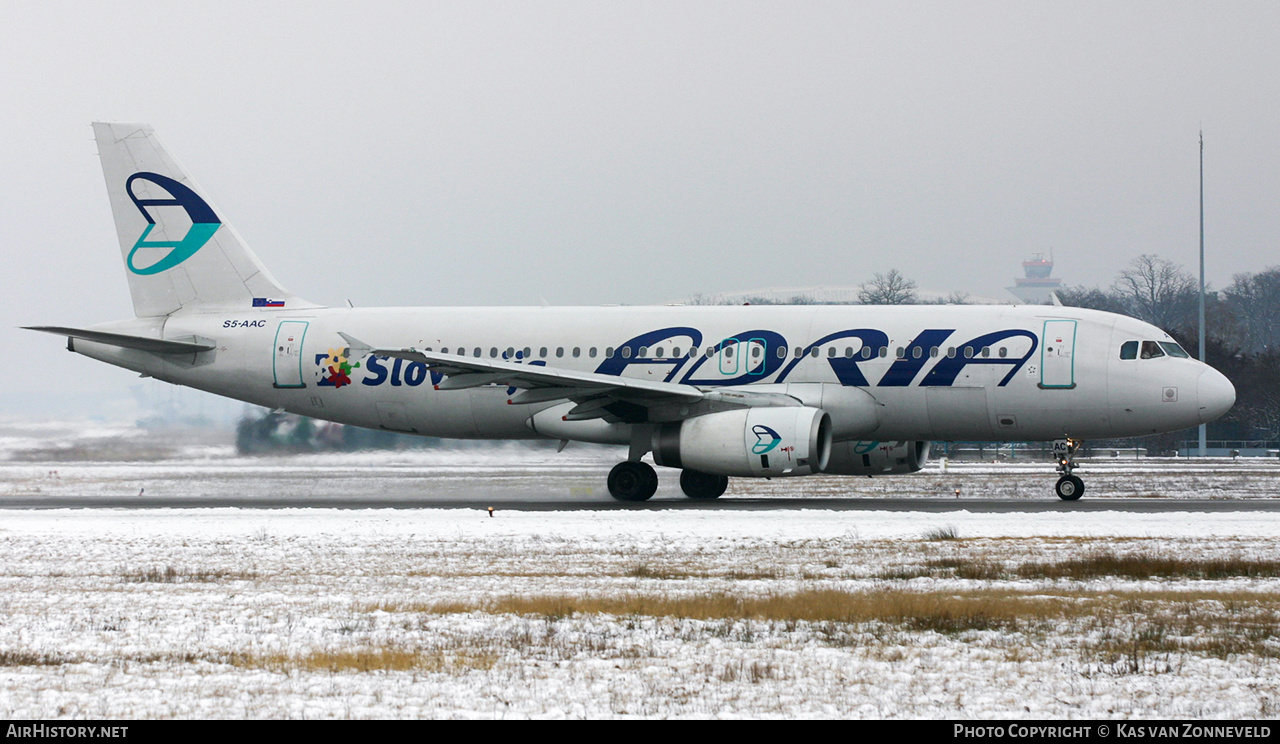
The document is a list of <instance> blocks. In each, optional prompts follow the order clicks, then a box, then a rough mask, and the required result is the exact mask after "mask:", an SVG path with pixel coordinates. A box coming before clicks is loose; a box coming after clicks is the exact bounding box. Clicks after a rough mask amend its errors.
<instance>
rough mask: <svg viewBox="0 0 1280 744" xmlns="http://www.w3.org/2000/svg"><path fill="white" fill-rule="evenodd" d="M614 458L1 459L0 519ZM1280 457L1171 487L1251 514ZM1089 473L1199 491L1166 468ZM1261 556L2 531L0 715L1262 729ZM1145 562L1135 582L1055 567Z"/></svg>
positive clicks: (406, 525) (46, 526)
mask: <svg viewBox="0 0 1280 744" xmlns="http://www.w3.org/2000/svg"><path fill="white" fill-rule="evenodd" d="M118 435H119V436H127V435H128V434H127V432H122V433H118ZM20 449H21V447H15V448H13V449H11V451H16V450H20ZM613 457H614V453H612V452H609V451H605V450H595V449H589V448H584V449H582V450H580V451H579V452H578V453H577V454H574V449H573V448H570V449H569V450H567V451H566V452H565V453H562V454H560V455H556V454H555V453H554V451H549V452H548V451H545V450H529V449H527V448H500V449H497V450H464V451H456V452H448V451H443V450H436V451H426V452H413V453H385V454H378V455H342V456H336V455H310V456H307V457H305V458H294V459H245V458H235V457H231V456H230V453H229V452H228V451H226V450H225V449H217V448H216V447H214V448H213V449H212V450H210V451H207V452H206V454H205V455H204V456H202V457H199V458H197V459H194V460H176V459H166V458H161V459H159V460H156V461H155V462H150V463H138V462H133V463H118V462H115V463H113V462H69V461H67V460H63V459H59V460H48V461H30V460H22V459H17V460H12V459H11V460H9V461H7V462H0V477H2V478H3V480H0V501H2V500H3V498H4V497H5V496H6V495H14V494H30V493H31V492H32V491H33V489H42V490H40V491H38V493H54V492H56V493H63V494H67V493H82V492H85V491H87V490H92V491H95V492H97V493H101V494H114V493H119V494H121V495H128V496H135V495H136V494H137V487H140V486H139V484H146V488H147V492H148V493H151V492H152V489H153V488H158V489H162V490H165V489H175V490H179V489H187V490H189V491H191V492H193V493H199V494H213V495H216V494H218V493H228V492H230V491H231V490H232V489H238V490H239V492H242V493H243V492H248V493H263V494H266V493H279V492H280V491H281V490H285V491H288V489H296V490H295V491H294V492H296V493H308V494H315V493H318V492H323V491H324V489H332V490H334V491H342V492H359V490H360V489H361V488H370V487H372V488H375V489H382V488H394V487H395V486H394V483H395V482H397V481H401V480H408V481H409V482H410V483H411V484H412V485H411V486H407V487H406V488H413V489H423V488H437V487H438V488H444V489H446V490H447V489H450V488H457V489H462V490H466V491H467V492H470V493H484V492H489V493H494V494H499V495H500V494H506V493H508V492H510V493H511V494H514V495H518V494H520V493H544V494H545V493H547V492H549V491H554V492H559V493H576V494H577V495H581V496H582V497H583V498H594V497H595V495H593V494H595V492H594V491H591V490H590V489H592V488H598V487H599V486H598V484H597V483H596V482H597V481H598V480H599V479H601V478H602V476H603V473H604V472H605V471H607V467H608V465H609V463H611V462H612V460H613ZM1275 467H1276V466H1275V464H1274V463H1270V464H1268V463H1244V464H1231V463H1229V462H1221V463H1216V464H1209V465H1203V464H1201V465H1196V464H1190V463H1189V464H1186V465H1185V468H1186V470H1185V471H1180V470H1177V469H1174V470H1173V471H1172V472H1175V474H1176V473H1183V474H1184V475H1185V473H1186V472H1191V473H1199V475H1196V476H1195V477H1196V478H1201V479H1202V481H1201V482H1200V485H1199V486H1195V487H1194V488H1195V489H1196V490H1198V489H1202V488H1206V487H1214V488H1217V490H1218V493H1219V494H1228V495H1231V494H1234V493H1235V491H1233V490H1232V489H1237V490H1239V489H1240V488H1241V487H1240V486H1239V483H1246V482H1247V483H1249V484H1252V485H1250V487H1249V488H1248V489H1244V490H1245V491H1247V492H1246V493H1243V497H1260V496H1266V495H1274V493H1272V494H1267V493H1265V492H1263V491H1262V490H1259V489H1263V488H1264V486H1260V485H1257V484H1258V483H1265V482H1266V481H1267V479H1270V483H1271V484H1273V486H1274V483H1275V480H1274V478H1275V475H1276V470H1275ZM1267 468H1271V469H1270V470H1267ZM1093 472H1094V473H1095V476H1094V477H1095V478H1096V479H1097V480H1096V481H1090V487H1091V488H1092V489H1094V490H1095V491H1096V490H1099V489H1100V487H1098V486H1097V483H1098V482H1101V481H1103V480H1104V479H1107V478H1109V479H1111V481H1108V482H1114V483H1117V484H1124V485H1125V486H1126V487H1127V488H1128V489H1129V492H1128V493H1127V494H1126V495H1137V494H1143V493H1157V492H1158V493H1159V494H1160V495H1161V496H1165V497H1168V498H1182V497H1187V496H1195V495H1203V494H1202V493H1193V492H1192V490H1193V487H1192V486H1188V485H1187V484H1188V483H1190V482H1191V480H1192V479H1191V478H1185V477H1176V478H1170V477H1169V474H1170V472H1171V470H1170V468H1168V467H1167V464H1166V463H1164V462H1160V461H1154V460H1149V461H1142V462H1141V463H1140V464H1138V465H1135V466H1134V467H1126V468H1121V467H1118V466H1112V465H1105V466H1103V465H1102V464H1099V465H1098V466H1097V467H1094V468H1093ZM1011 473H1013V475H1011ZM1242 473H1243V474H1242ZM513 474H514V475H513ZM397 476H398V477H397ZM1087 477H1088V476H1087ZM1051 479H1052V476H1051V475H1050V474H1049V473H1048V468H1047V466H1046V465H1045V464H1043V463H1040V464H1036V465H1026V466H1024V465H1021V464H1012V465H1011V464H1007V463H1006V464H986V465H982V464H972V465H957V464H952V465H950V466H949V467H948V471H947V472H945V473H944V472H942V471H941V470H940V469H938V466H936V465H935V466H933V468H932V469H931V470H930V472H928V473H927V474H925V475H923V476H917V477H915V478H910V477H903V478H883V479H881V478H877V479H872V480H868V479H854V480H855V481H856V483H855V484H854V485H853V486H850V488H854V489H856V490H854V491H853V493H855V494H863V495H871V496H874V495H876V494H886V495H887V494H893V495H904V494H906V495H909V494H918V495H928V496H935V495H938V493H939V492H941V493H948V492H949V489H950V488H951V487H952V485H951V484H953V483H958V484H961V487H962V488H963V489H964V492H965V495H968V496H973V495H977V494H982V493H1001V494H1004V493H1007V492H1011V493H1013V494H1014V495H1022V490H1023V489H1025V490H1026V494H1025V497H1027V498H1032V497H1035V498H1051V497H1050V496H1049V495H1048V494H1047V492H1046V491H1047V488H1048V485H1049V483H1050V482H1051ZM806 480H808V479H798V480H797V481H796V483H804V482H805V481H806ZM830 480H835V479H830ZM846 480H847V479H846ZM815 482H821V481H818V480H817V479H815ZM370 483H372V484H373V485H372V486H370V485H369V484H370ZM738 483H742V482H741V481H738V482H735V488H740V489H745V490H741V491H736V493H739V494H744V493H747V494H751V493H764V494H770V493H773V492H770V491H768V490H767V489H773V488H778V489H792V490H789V491H787V490H780V491H778V492H776V493H773V495H780V494H788V495H796V496H799V495H804V494H805V493H807V492H812V491H806V490H805V489H806V488H810V487H806V486H796V485H791V484H789V483H788V482H786V481H771V482H768V483H765V482H750V483H748V484H746V485H737V484H738ZM931 483H936V485H930V484H931ZM872 484H874V488H875V489H880V490H870V491H867V490H864V489H868V488H870V487H871V486H872ZM916 484H923V485H916ZM944 484H945V485H946V488H943V487H942V486H943V485H944ZM1010 484H1012V485H1010ZM1255 486H1256V488H1255ZM752 487H761V488H765V489H766V490H765V491H763V492H756V491H750V488H752ZM832 487H833V488H834V487H835V486H832ZM540 489H541V490H540ZM573 489H581V490H580V491H577V492H575V491H573ZM931 489H932V490H931ZM1033 491H1034V492H1033ZM733 493H735V492H731V494H730V496H732V495H733ZM663 494H665V495H670V496H673V497H674V494H673V493H671V492H668V491H664V492H663ZM660 495H662V494H660ZM1092 495H1093V491H1091V496H1092ZM1235 497H1242V496H1241V495H1236V496H1235ZM816 505H817V506H818V507H820V500H818V501H817V502H816ZM1278 545H1280V519H1276V518H1274V517H1273V516H1272V515H1271V514H1269V513H1231V512H1225V513H1193V512H1186V511H1183V512H1168V513H1157V514H1149V513H1147V514H1130V513H1122V512H1076V513H1071V512H1067V513H1046V514H1040V513H1033V514H979V513H967V512H959V513H949V514H929V513H923V512H919V513H910V512H877V511H869V512H837V511H827V510H823V509H821V508H812V509H809V508H800V509H795V510H773V511H761V512H750V511H715V510H711V511H704V510H698V511H692V510H660V511H633V510H621V511H563V512H556V511H521V510H518V509H502V510H499V511H498V512H497V513H496V514H495V515H494V516H493V517H489V516H488V515H487V514H485V513H484V512H483V511H481V510H477V509H414V510H331V509H279V510H250V509H174V510H124V509H74V510H57V509H44V510H0V716H3V717H8V718H35V719H50V718H74V717H88V718H113V717H146V718H151V717H232V718H240V717H262V718H275V717H297V718H301V717H308V718H312V717H353V718H386V717H439V718H446V717H467V718H469V717H476V718H492V717H521V718H529V717H548V718H559V717H593V718H606V717H751V718H759V717H845V718H888V717H904V718H921V717H928V718H938V717H947V718H970V719H984V718H1019V717H1026V718H1118V717H1124V718H1141V717H1149V718H1255V717H1273V716H1275V715H1276V711H1277V708H1278V706H1280V551H1278V550H1277V546H1278ZM1134 557H1136V558H1139V559H1142V560H1145V561H1147V563H1148V564H1150V565H1151V566H1152V568H1151V575H1146V574H1145V573H1144V571H1145V570H1146V569H1140V570H1138V571H1137V573H1135V572H1134V571H1133V570H1131V569H1127V568H1121V569H1115V570H1114V571H1111V569H1107V568H1103V569H1100V571H1101V572H1100V573H1098V572H1095V573H1093V574H1082V575H1067V576H1058V575H1057V574H1055V573H1054V571H1055V567H1060V566H1066V565H1069V564H1071V562H1072V561H1073V560H1077V559H1080V558H1099V559H1113V558H1120V559H1124V558H1134ZM1112 562H1113V563H1116V565H1127V564H1124V562H1123V560H1120V561H1112ZM1162 562H1163V563H1162ZM1099 563H1101V564H1107V565H1110V564H1108V563H1107V560H1100V561H1099ZM1164 563H1168V564H1170V565H1173V566H1174V568H1173V569H1171V570H1167V571H1166V570H1164V569H1163V568H1160V566H1161V565H1163V564H1164ZM1143 565H1147V564H1143ZM1217 566H1226V568H1223V569H1221V570H1218V569H1215V567H1217ZM1108 571H1111V572H1110V573H1109V572H1108Z"/></svg>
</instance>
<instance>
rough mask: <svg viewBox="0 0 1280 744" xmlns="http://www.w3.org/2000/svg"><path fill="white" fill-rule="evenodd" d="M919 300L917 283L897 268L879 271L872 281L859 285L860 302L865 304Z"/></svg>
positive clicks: (886, 303)
mask: <svg viewBox="0 0 1280 744" xmlns="http://www.w3.org/2000/svg"><path fill="white" fill-rule="evenodd" d="M917 301H918V298H917V297H916V283H915V282H913V281H911V280H910V279H908V278H906V277H905V276H903V275H902V272H900V271H898V270H897V269H889V273H887V274H879V273H877V274H876V275H875V277H874V278H872V279H871V281H867V282H863V283H862V284H859V285H858V302H861V303H862V304H864V305H911V304H914V303H916V302H917Z"/></svg>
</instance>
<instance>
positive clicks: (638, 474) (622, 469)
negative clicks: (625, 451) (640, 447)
mask: <svg viewBox="0 0 1280 744" xmlns="http://www.w3.org/2000/svg"><path fill="white" fill-rule="evenodd" d="M657 490H658V474H657V473H655V472H654V470H653V468H652V467H650V466H649V464H648V463H643V462H631V461H629V460H628V461H627V462H620V463H618V464H617V465H614V466H613V470H610V471H609V495H610V496H612V497H614V498H615V499H617V500H618V501H648V500H649V499H650V498H651V497H652V496H653V494H654V493H656V492H657Z"/></svg>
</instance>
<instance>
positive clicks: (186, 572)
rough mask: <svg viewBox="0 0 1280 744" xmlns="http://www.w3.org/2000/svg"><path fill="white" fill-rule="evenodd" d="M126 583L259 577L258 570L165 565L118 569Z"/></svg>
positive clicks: (176, 582) (175, 582)
mask: <svg viewBox="0 0 1280 744" xmlns="http://www.w3.org/2000/svg"><path fill="white" fill-rule="evenodd" d="M118 573H119V575H120V578H121V580H123V581H125V582H126V583H152V584H187V583H195V582H217V581H252V580H254V579H257V578H258V574H257V572H256V571H231V570H226V569H217V570H208V569H192V568H179V567H176V566H165V567H164V568H158V567H152V568H145V569H142V570H130V569H125V568H121V569H120V570H119V571H118Z"/></svg>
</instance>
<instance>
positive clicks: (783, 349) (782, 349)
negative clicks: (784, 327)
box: [778, 346, 787, 359]
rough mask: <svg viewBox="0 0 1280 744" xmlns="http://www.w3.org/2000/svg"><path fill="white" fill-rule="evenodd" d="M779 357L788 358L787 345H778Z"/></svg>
mask: <svg viewBox="0 0 1280 744" xmlns="http://www.w3.org/2000/svg"><path fill="white" fill-rule="evenodd" d="M778 358H779V359H786V358H787V347H785V346H779V347H778Z"/></svg>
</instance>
